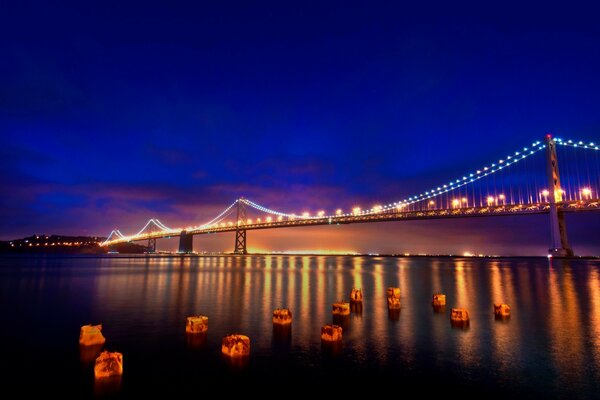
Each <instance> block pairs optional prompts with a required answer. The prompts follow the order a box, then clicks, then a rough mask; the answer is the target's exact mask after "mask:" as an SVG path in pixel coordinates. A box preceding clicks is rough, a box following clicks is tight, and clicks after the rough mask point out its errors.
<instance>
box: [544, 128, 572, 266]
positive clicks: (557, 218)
mask: <svg viewBox="0 0 600 400" xmlns="http://www.w3.org/2000/svg"><path fill="white" fill-rule="evenodd" d="M546 174H547V177H548V190H549V191H550V195H549V196H548V201H549V203H550V240H551V242H550V246H551V247H550V249H549V250H548V251H549V254H550V255H553V256H558V257H569V256H573V255H574V254H573V249H571V246H570V245H569V239H568V238H567V225H566V221H565V215H564V213H563V212H562V211H559V210H558V206H557V204H560V203H562V201H563V198H562V195H563V192H562V189H561V187H560V175H559V172H558V158H557V157H556V143H555V142H554V139H552V135H546Z"/></svg>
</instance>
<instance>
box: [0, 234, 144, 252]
mask: <svg viewBox="0 0 600 400" xmlns="http://www.w3.org/2000/svg"><path fill="white" fill-rule="evenodd" d="M104 240H106V238H105V237H100V236H65V235H43V234H42V235H32V236H29V237H25V238H22V239H15V240H8V241H0V253H36V254H41V253H50V254H104V253H108V252H109V251H116V252H119V253H128V254H141V253H144V252H145V251H146V246H141V245H138V244H134V243H122V244H119V245H116V246H111V247H110V249H109V248H107V247H102V246H100V243H102V242H103V241H104Z"/></svg>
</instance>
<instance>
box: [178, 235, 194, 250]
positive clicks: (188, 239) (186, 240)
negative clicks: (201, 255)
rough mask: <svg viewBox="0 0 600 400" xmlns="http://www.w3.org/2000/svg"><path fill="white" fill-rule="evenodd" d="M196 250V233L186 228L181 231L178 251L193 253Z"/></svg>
mask: <svg viewBox="0 0 600 400" xmlns="http://www.w3.org/2000/svg"><path fill="white" fill-rule="evenodd" d="M193 251H194V235H192V234H190V233H187V232H186V231H185V230H184V231H181V232H180V233H179V251H177V252H178V253H184V254H188V253H192V252H193Z"/></svg>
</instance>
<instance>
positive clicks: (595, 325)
mask: <svg viewBox="0 0 600 400" xmlns="http://www.w3.org/2000/svg"><path fill="white" fill-rule="evenodd" d="M588 288H589V291H590V295H589V298H590V306H591V310H590V313H589V315H590V339H591V340H590V342H591V346H592V347H593V353H594V360H595V363H596V368H598V369H600V273H598V270H597V269H594V270H593V271H591V272H590V277H589V280H588Z"/></svg>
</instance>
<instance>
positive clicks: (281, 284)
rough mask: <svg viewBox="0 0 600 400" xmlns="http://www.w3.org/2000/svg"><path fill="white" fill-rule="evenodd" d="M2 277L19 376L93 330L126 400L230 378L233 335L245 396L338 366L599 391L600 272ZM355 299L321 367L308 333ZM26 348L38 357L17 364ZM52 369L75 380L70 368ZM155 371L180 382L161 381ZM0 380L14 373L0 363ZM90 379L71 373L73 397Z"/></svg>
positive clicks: (371, 264)
mask: <svg viewBox="0 0 600 400" xmlns="http://www.w3.org/2000/svg"><path fill="white" fill-rule="evenodd" d="M0 265H1V266H2V267H1V268H0V290H1V293H2V298H1V300H2V306H1V308H0V311H2V313H3V315H6V316H7V321H9V322H10V323H8V324H6V325H5V326H6V328H5V329H4V332H3V337H2V338H3V339H4V340H9V341H10V342H11V343H16V346H14V350H11V351H15V352H16V351H17V350H19V351H21V352H22V351H23V349H25V350H24V351H25V352H26V354H25V355H24V360H26V361H28V362H25V361H23V365H21V366H20V367H21V368H23V369H24V370H25V371H26V370H27V368H29V367H28V365H30V363H31V362H32V361H37V364H38V365H39V364H40V363H41V364H43V363H44V362H45V360H46V358H47V357H46V356H47V354H45V352H47V353H48V354H54V353H57V354H69V352H70V351H71V342H73V341H74V343H76V340H77V339H76V338H77V333H78V330H79V326H80V325H82V324H85V323H90V322H92V323H98V322H101V323H103V324H104V332H105V335H106V337H107V347H108V348H110V349H111V350H119V351H121V352H123V353H124V359H125V365H126V367H125V371H126V373H125V375H124V376H123V382H122V386H123V387H122V390H123V391H136V390H139V389H140V387H141V385H142V384H141V382H142V380H144V382H146V383H144V385H146V386H144V387H145V388H148V386H147V385H148V383H147V380H148V378H151V377H152V376H155V377H156V383H155V384H156V385H162V386H165V387H166V386H169V385H175V384H177V385H183V386H185V385H186V382H187V384H189V385H191V382H192V381H193V379H192V378H193V375H194V374H198V373H202V374H204V375H208V376H212V377H213V378H214V379H216V380H218V379H220V378H224V379H225V378H227V377H228V376H229V375H228V374H231V371H230V370H229V369H224V368H223V360H221V359H220V357H219V351H220V347H219V346H220V340H221V338H222V336H224V335H226V334H229V333H233V332H240V333H244V334H247V335H248V336H250V338H251V341H252V349H251V358H250V363H249V365H248V366H247V367H246V369H245V371H244V373H246V374H248V376H250V377H252V379H254V381H255V382H260V380H261V379H263V380H264V381H265V383H266V382H267V381H268V379H270V377H274V376H275V377H278V379H288V380H292V381H294V380H297V381H298V383H300V382H304V381H306V380H309V381H311V380H314V382H318V381H322V380H323V379H325V378H324V376H326V375H327V374H329V373H330V371H329V368H331V364H330V363H331V362H333V361H335V363H336V364H335V365H337V366H338V367H340V368H341V369H340V371H344V374H346V375H348V374H349V375H350V376H351V375H352V374H358V375H361V376H371V377H378V376H383V377H385V376H394V377H396V378H397V379H399V380H402V379H404V380H405V381H407V382H408V383H410V382H411V381H412V382H420V381H427V380H429V379H432V377H433V378H436V379H446V381H447V382H451V384H452V385H455V386H456V387H458V388H465V387H469V388H476V389H477V390H479V391H480V392H481V393H503V392H502V391H505V392H506V393H509V392H510V393H513V392H514V391H515V390H517V393H521V394H523V395H531V394H533V395H544V396H550V397H565V396H570V395H575V396H577V397H580V398H581V397H583V398H585V397H594V396H595V395H596V393H597V391H598V389H599V384H598V382H599V378H600V270H599V264H598V262H597V261H561V260H554V261H551V262H550V264H549V262H548V261H547V260H543V259H500V260H494V259H490V260H485V259H451V258H385V257H343V256H249V257H240V256H226V257H192V258H179V257H175V258H113V259H107V258H85V259H84V258H47V259H43V258H3V259H0ZM388 286H400V288H401V303H402V310H401V312H400V315H399V318H398V320H391V319H390V318H389V316H388V310H387V304H386V299H385V291H386V288H387V287H388ZM353 287H357V288H362V290H363V295H364V305H363V308H362V312H361V313H360V314H353V315H352V316H351V317H350V318H349V319H348V320H347V321H345V324H347V328H348V329H346V330H345V331H344V343H343V349H342V351H341V354H340V355H339V356H337V357H336V358H337V360H333V361H332V360H330V359H329V360H328V358H327V357H324V356H323V354H322V353H321V346H320V327H321V326H322V325H324V324H326V323H331V321H332V316H331V304H332V303H333V302H335V301H338V300H341V299H348V297H349V294H350V290H351V289H352V288H353ZM436 292H442V293H445V294H446V296H447V307H446V312H445V313H441V314H439V313H434V312H433V310H432V307H431V295H432V294H433V293H436ZM499 302H506V303H508V304H510V305H511V309H512V315H511V317H510V319H508V320H505V321H498V320H495V319H494V316H493V307H492V305H493V304H494V303H499ZM278 307H288V308H290V309H291V310H292V312H293V318H294V321H293V324H292V330H291V337H290V336H287V335H285V334H282V337H280V338H279V340H278V338H277V337H274V336H273V327H272V322H271V313H272V310H273V309H275V308H278ZM452 307H464V308H466V309H468V311H469V314H470V316H471V324H470V327H469V328H467V329H453V328H452V327H451V326H450V322H449V312H450V309H451V308H452ZM193 314H205V315H207V316H208V317H209V331H208V334H207V337H206V338H205V339H203V340H202V341H197V342H196V343H194V342H192V341H190V340H188V339H186V336H185V330H184V321H185V317H186V316H188V315H193ZM30 315H36V316H39V317H38V318H37V319H31V318H29V316H30ZM40 322H41V323H44V324H45V325H44V326H48V328H47V332H46V335H43V336H42V337H40V336H36V335H34V334H33V333H30V332H34V331H35V329H34V328H35V327H36V326H37V325H36V324H37V323H40ZM49 322H51V324H49ZM11 327H19V329H18V330H16V328H11ZM44 341H47V342H48V343H44ZM31 345H33V347H35V348H36V349H37V351H36V352H32V353H31V354H28V353H27V349H28V348H30V347H31ZM40 349H41V351H40ZM194 349H195V350H199V349H200V350H202V351H200V352H198V353H193V352H192V353H190V352H191V351H192V350H194ZM149 351H151V352H152V357H149V356H148V352H149ZM9 353H10V351H9ZM9 355H10V354H9ZM194 357H200V359H196V358H194ZM38 358H39V360H38ZM200 361H201V362H200ZM61 362H62V363H63V365H62V369H64V370H67V371H68V370H69V368H79V364H78V363H75V364H76V365H75V366H71V364H70V363H69V362H70V361H69V357H63V361H61ZM164 364H168V365H170V366H172V368H173V370H174V371H177V373H175V372H173V374H172V375H173V376H171V375H169V374H167V375H166V376H165V375H164V374H161V373H160V372H158V371H161V366H162V365H164ZM2 368H3V370H2V372H4V373H8V372H7V371H12V373H14V365H13V366H12V368H9V364H8V363H6V362H5V361H3V365H2ZM88 372H89V371H83V372H81V371H80V372H79V373H80V375H81V376H83V377H84V378H82V383H81V385H80V389H81V390H82V391H84V392H85V390H87V389H88V386H89V387H91V386H92V385H91V384H90V383H89V382H88V380H89V379H88V380H86V379H87V378H85V376H87V375H86V374H87V373H88ZM340 373H341V372H340ZM188 374H189V376H188ZM170 376H171V377H170ZM174 376H177V378H176V379H175V378H174ZM186 376H187V378H186ZM169 377H170V378H169ZM382 379H383V378H382ZM92 381H93V380H92ZM138 385H140V386H138ZM150 387H151V386H150ZM90 390H91V389H90ZM498 391H500V392H498Z"/></svg>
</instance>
